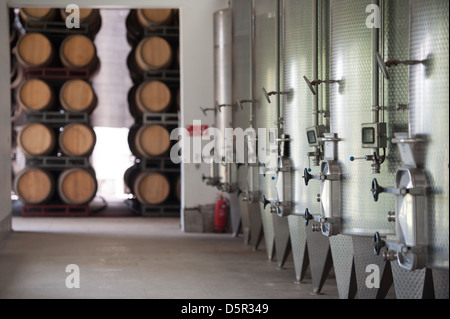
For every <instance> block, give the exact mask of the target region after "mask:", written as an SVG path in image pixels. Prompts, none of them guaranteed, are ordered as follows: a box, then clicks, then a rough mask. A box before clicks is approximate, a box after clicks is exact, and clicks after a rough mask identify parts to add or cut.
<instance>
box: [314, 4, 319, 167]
mask: <svg viewBox="0 0 450 319" xmlns="http://www.w3.org/2000/svg"><path fill="white" fill-rule="evenodd" d="M318 7H319V0H314V4H313V28H312V29H313V30H312V31H313V32H312V33H313V80H317V79H318V78H319V61H318V44H319V41H318ZM318 88H319V85H318V84H316V85H315V88H314V89H315V91H316V93H317V94H315V95H313V115H314V119H313V123H314V126H317V125H319V94H318ZM314 154H315V155H314V159H313V165H315V166H319V161H320V157H319V147H317V146H314Z"/></svg>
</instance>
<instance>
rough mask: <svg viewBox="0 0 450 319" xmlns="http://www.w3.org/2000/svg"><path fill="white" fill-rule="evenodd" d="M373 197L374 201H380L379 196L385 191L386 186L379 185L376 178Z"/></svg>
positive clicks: (373, 184)
mask: <svg viewBox="0 0 450 319" xmlns="http://www.w3.org/2000/svg"><path fill="white" fill-rule="evenodd" d="M371 191H372V197H373V200H374V201H376V202H377V201H378V196H379V195H380V194H381V193H383V192H384V188H383V187H381V186H380V185H378V181H377V179H376V178H374V179H373V180H372V189H371Z"/></svg>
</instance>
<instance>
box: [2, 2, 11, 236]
mask: <svg viewBox="0 0 450 319" xmlns="http://www.w3.org/2000/svg"><path fill="white" fill-rule="evenodd" d="M0 3H1V5H0V41H1V42H0V61H1V63H0V96H1V97H2V99H1V101H2V102H1V104H0V239H1V238H3V237H4V235H5V234H6V233H8V232H9V230H10V228H11V222H10V216H11V146H10V145H11V143H10V140H11V121H10V118H11V111H10V109H11V106H10V98H9V96H10V90H9V86H10V75H9V71H10V69H9V67H10V62H9V60H10V53H9V18H8V10H6V4H5V2H4V1H3V0H1V2H0Z"/></svg>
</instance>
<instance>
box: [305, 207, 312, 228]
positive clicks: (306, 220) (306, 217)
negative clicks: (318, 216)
mask: <svg viewBox="0 0 450 319" xmlns="http://www.w3.org/2000/svg"><path fill="white" fill-rule="evenodd" d="M311 219H314V217H313V215H311V213H310V212H309V209H308V208H307V209H305V225H306V226H308V225H309V221H310V220H311Z"/></svg>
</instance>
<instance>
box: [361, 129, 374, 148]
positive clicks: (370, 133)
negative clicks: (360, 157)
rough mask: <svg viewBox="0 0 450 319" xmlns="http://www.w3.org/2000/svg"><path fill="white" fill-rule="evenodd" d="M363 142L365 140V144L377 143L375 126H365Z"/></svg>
mask: <svg viewBox="0 0 450 319" xmlns="http://www.w3.org/2000/svg"><path fill="white" fill-rule="evenodd" d="M362 142H363V144H374V143H375V128H374V127H363V129H362Z"/></svg>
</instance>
